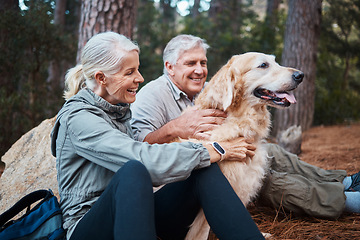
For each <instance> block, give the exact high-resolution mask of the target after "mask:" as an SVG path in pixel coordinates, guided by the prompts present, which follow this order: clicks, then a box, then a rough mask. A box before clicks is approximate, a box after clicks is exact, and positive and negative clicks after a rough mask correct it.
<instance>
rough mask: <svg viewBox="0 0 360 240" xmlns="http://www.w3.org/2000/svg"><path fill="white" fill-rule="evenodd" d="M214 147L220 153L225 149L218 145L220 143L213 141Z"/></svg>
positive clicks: (223, 152)
mask: <svg viewBox="0 0 360 240" xmlns="http://www.w3.org/2000/svg"><path fill="white" fill-rule="evenodd" d="M213 144H214V147H215V148H216V149H217V150H218V151H219V152H220V153H221V154H225V150H224V149H223V148H222V147H221V146H220V144H218V143H217V142H214V143H213Z"/></svg>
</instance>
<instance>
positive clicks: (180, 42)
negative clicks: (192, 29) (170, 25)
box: [163, 34, 210, 74]
mask: <svg viewBox="0 0 360 240" xmlns="http://www.w3.org/2000/svg"><path fill="white" fill-rule="evenodd" d="M195 47H201V48H203V49H204V51H205V54H206V51H207V49H208V48H209V47H210V46H209V45H208V44H207V43H206V41H205V40H204V39H202V38H199V37H196V36H193V35H189V34H181V35H178V36H176V37H174V38H173V39H171V40H170V41H169V42H168V44H167V45H166V47H165V49H164V53H163V62H164V74H168V71H167V69H166V67H165V63H166V62H169V63H170V64H171V65H175V64H176V62H177V61H178V60H179V57H180V56H181V54H183V53H184V52H185V51H187V50H190V49H193V48H195Z"/></svg>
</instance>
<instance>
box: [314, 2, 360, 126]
mask: <svg viewBox="0 0 360 240" xmlns="http://www.w3.org/2000/svg"><path fill="white" fill-rule="evenodd" d="M359 7H360V1H355V2H354V1H350V0H347V1H338V0H329V1H327V5H326V6H325V7H324V11H323V18H322V29H321V38H320V44H319V54H318V64H317V69H318V71H317V79H316V100H315V116H314V124H337V123H342V122H345V121H355V120H359V119H360V105H359V102H360V78H359V77H360V71H359V70H360V69H359V67H360V61H359V56H360V47H359V46H360V39H359V36H360V24H359V22H360V17H359V16H360V8H359Z"/></svg>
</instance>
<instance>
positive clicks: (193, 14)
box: [191, 0, 200, 20]
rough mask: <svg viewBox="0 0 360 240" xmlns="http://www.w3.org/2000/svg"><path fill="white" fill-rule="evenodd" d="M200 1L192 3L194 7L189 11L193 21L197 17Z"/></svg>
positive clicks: (196, 0)
mask: <svg viewBox="0 0 360 240" xmlns="http://www.w3.org/2000/svg"><path fill="white" fill-rule="evenodd" d="M199 8H200V0H195V1H194V6H193V7H192V9H191V15H192V18H193V19H194V20H196V18H197V16H199Z"/></svg>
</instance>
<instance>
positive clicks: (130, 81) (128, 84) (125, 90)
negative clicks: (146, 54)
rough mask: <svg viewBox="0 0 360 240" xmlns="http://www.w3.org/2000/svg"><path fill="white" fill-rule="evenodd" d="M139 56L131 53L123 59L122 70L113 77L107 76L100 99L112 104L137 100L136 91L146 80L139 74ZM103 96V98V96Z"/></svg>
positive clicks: (136, 53)
mask: <svg viewBox="0 0 360 240" xmlns="http://www.w3.org/2000/svg"><path fill="white" fill-rule="evenodd" d="M139 66H140V63H139V54H138V52H137V51H135V50H133V51H130V52H129V53H127V54H126V55H125V57H124V58H123V64H122V67H121V70H120V71H119V72H118V73H116V74H114V75H111V76H106V77H105V81H104V83H102V84H101V86H102V87H101V88H102V91H101V94H99V95H100V97H102V98H104V99H105V100H106V101H108V102H109V103H111V104H114V105H115V104H118V103H133V102H134V101H135V99H136V91H137V90H138V88H139V84H140V83H142V82H143V81H144V78H143V77H142V75H141V74H140V72H139ZM101 95H102V96H101Z"/></svg>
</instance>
